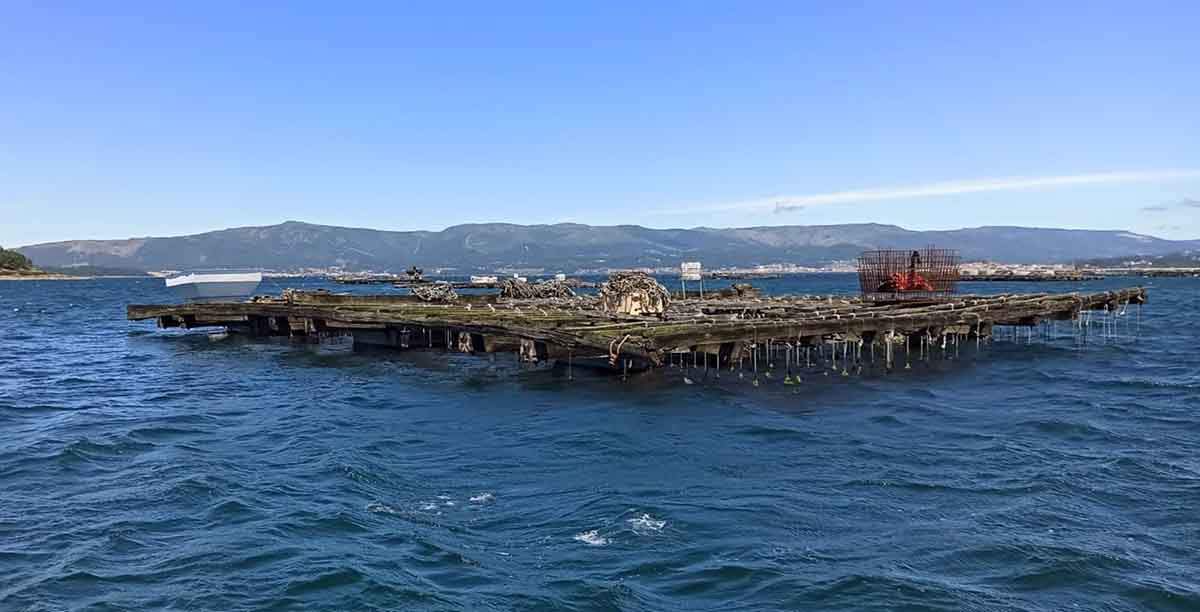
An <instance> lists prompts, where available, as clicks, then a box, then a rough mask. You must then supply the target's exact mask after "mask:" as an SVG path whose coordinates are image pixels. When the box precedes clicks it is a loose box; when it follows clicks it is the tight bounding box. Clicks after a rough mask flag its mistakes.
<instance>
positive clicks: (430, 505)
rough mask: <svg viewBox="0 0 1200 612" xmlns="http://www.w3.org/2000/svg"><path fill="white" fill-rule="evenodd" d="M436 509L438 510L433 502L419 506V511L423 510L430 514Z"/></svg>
mask: <svg viewBox="0 0 1200 612" xmlns="http://www.w3.org/2000/svg"><path fill="white" fill-rule="evenodd" d="M437 509H438V505H437V504H435V503H433V502H426V503H423V504H421V510H424V511H426V512H432V511H434V510H437Z"/></svg>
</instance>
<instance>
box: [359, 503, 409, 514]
mask: <svg viewBox="0 0 1200 612" xmlns="http://www.w3.org/2000/svg"><path fill="white" fill-rule="evenodd" d="M367 512H372V513H375V514H402V512H401V511H400V510H399V509H397V508H393V507H392V506H389V505H387V504H384V503H380V502H371V503H369V504H367Z"/></svg>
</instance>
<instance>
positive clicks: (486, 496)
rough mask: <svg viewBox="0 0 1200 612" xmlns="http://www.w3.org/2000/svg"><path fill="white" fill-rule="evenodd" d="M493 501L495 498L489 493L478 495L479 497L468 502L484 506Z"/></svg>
mask: <svg viewBox="0 0 1200 612" xmlns="http://www.w3.org/2000/svg"><path fill="white" fill-rule="evenodd" d="M493 499H496V496H495V495H492V494H491V493H480V494H479V495H476V496H474V497H472V498H471V499H470V501H471V502H473V503H476V504H485V503H487V502H490V501H492V500H493Z"/></svg>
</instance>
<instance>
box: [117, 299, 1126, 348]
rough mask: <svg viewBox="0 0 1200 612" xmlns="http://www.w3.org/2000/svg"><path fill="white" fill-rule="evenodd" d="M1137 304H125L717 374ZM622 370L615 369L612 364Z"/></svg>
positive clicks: (274, 326)
mask: <svg viewBox="0 0 1200 612" xmlns="http://www.w3.org/2000/svg"><path fill="white" fill-rule="evenodd" d="M1145 301H1146V292H1145V290H1144V289H1142V288H1140V287H1138V288H1130V289H1123V290H1120V291H1109V292H1103V293H1091V294H1078V293H1063V294H1047V293H1038V294H1025V295H997V296H958V297H955V298H953V299H944V300H937V301H919V302H901V303H891V304H881V303H878V302H869V301H864V300H860V299H857V298H850V297H813V296H790V297H771V298H729V297H725V298H719V297H718V298H712V299H705V300H700V299H683V300H675V301H673V302H671V305H670V307H669V309H668V311H667V312H666V314H665V315H663V316H661V317H636V316H622V315H614V314H610V313H606V312H603V311H601V310H600V309H599V307H598V302H597V300H596V298H594V297H577V298H571V299H560V300H503V299H500V298H498V297H497V296H494V295H481V296H461V297H460V299H459V300H458V301H457V302H455V303H450V304H434V303H427V302H422V301H420V300H418V299H417V298H415V297H413V296H406V295H372V296H364V295H343V294H333V293H327V292H301V291H291V290H289V291H286V292H284V294H283V295H281V296H279V297H270V298H256V299H255V300H254V301H252V302H243V303H216V304H213V303H209V304H179V305H130V306H129V307H128V313H127V315H128V318H129V319H130V320H135V321H137V320H148V319H154V320H156V321H157V322H158V325H159V326H160V327H183V328H197V327H212V326H219V327H225V328H227V329H228V330H230V331H231V332H237V333H245V334H250V335H255V336H290V337H297V338H306V337H307V338H319V337H322V336H329V335H350V336H353V339H354V342H355V344H356V345H357V344H362V345H373V346H388V347H395V348H422V347H443V348H448V349H452V350H461V351H463V352H498V351H518V352H519V353H520V355H521V356H522V357H523V358H525V359H527V360H531V361H538V360H546V359H557V358H564V357H566V358H572V357H591V358H599V357H603V358H606V359H607V361H608V363H609V364H611V365H612V366H613V367H625V368H627V367H631V366H633V367H639V366H640V367H652V366H658V365H663V364H665V363H667V362H668V361H669V359H670V358H671V357H670V356H671V355H672V354H674V353H681V352H687V353H703V354H704V355H705V359H706V363H707V360H708V359H709V356H710V355H713V356H715V363H714V365H725V364H728V363H731V362H732V361H734V360H738V359H741V358H743V357H744V356H746V355H748V354H750V353H749V352H750V351H752V350H757V347H759V346H761V345H762V344H763V343H768V344H770V343H771V342H774V343H786V344H787V345H789V346H817V345H821V344H823V343H827V342H829V341H838V342H853V343H855V344H856V346H857V347H859V348H861V347H862V346H864V344H871V345H875V344H880V345H887V346H891V345H892V344H898V343H904V344H905V346H908V343H910V342H912V341H913V340H912V339H913V338H923V339H924V340H922V341H933V340H936V339H938V338H943V337H946V336H954V337H955V340H956V341H957V339H958V338H959V337H963V338H971V337H977V338H987V337H989V336H990V335H991V333H992V328H993V327H994V326H997V325H1019V326H1032V325H1037V324H1038V323H1039V322H1042V321H1046V320H1060V321H1061V320H1073V319H1077V318H1078V317H1079V315H1080V313H1082V312H1084V311H1092V310H1102V311H1108V312H1118V311H1123V310H1124V308H1125V306H1126V305H1128V304H1141V303H1144V302H1145ZM618 364H619V365H618Z"/></svg>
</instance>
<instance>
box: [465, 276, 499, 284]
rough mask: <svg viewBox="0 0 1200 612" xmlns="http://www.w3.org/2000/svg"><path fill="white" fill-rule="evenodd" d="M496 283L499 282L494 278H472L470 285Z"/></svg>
mask: <svg viewBox="0 0 1200 612" xmlns="http://www.w3.org/2000/svg"><path fill="white" fill-rule="evenodd" d="M498 282H500V279H499V278H496V277H495V276H472V277H471V284H472V285H495V284H496V283H498Z"/></svg>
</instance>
